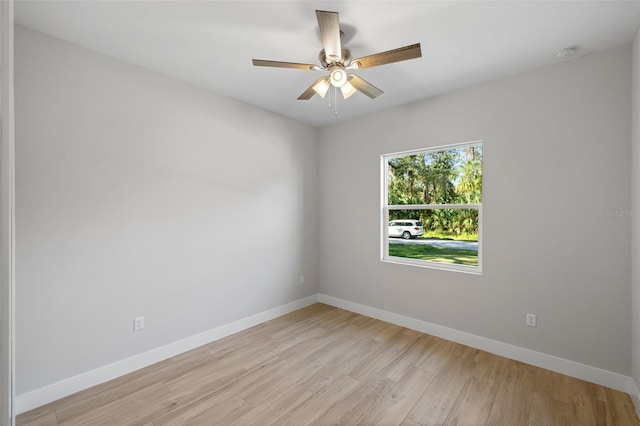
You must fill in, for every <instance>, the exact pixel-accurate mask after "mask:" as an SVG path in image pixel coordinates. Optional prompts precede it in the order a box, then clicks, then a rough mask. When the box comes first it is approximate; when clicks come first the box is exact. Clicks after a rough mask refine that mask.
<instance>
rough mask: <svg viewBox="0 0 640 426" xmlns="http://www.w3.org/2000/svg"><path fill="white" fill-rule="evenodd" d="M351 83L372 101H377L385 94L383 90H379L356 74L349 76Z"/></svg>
mask: <svg viewBox="0 0 640 426" xmlns="http://www.w3.org/2000/svg"><path fill="white" fill-rule="evenodd" d="M349 83H351V85H352V86H353V87H355V88H356V90H358V91H359V92H362V93H364V94H365V95H367V96H368V97H370V98H371V99H375V98H377V97H378V96H380V95H382V94H383V93H384V92H383V91H382V90H380V89H378V88H377V87H376V86H374V85H373V84H371V83H369V82H368V81H367V80H365V79H363V78H360V77H358V76H357V75H355V74H349Z"/></svg>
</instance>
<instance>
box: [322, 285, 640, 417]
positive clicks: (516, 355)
mask: <svg viewBox="0 0 640 426" xmlns="http://www.w3.org/2000/svg"><path fill="white" fill-rule="evenodd" d="M318 301H319V302H322V303H325V304H327V305H331V306H335V307H336V308H341V309H345V310H347V311H351V312H355V313H357V314H361V315H366V316H368V317H372V318H376V319H379V320H381V321H386V322H389V323H391V324H396V325H399V326H402V327H406V328H410V329H412V330H416V331H420V332H423V333H427V334H431V335H433V336H437V337H441V338H443V339H446V340H451V341H453V342H456V343H461V344H463V345H466V346H471V347H473V348H476V349H481V350H483V351H486V352H490V353H492V354H496V355H500V356H503V357H505V358H509V359H514V360H517V361H521V362H524V363H527V364H531V365H534V366H536V367H541V368H545V369H547V370H551V371H555V372H557V373H561V374H565V375H567V376H571V377H575V378H578V379H581V380H585V381H588V382H591V383H596V384H599V385H602V386H606V387H609V388H612V389H616V390H619V391H622V392H628V393H632V392H630V389H631V386H632V383H633V380H632V379H631V377H629V376H625V375H623V374H619V373H614V372H612V371H607V370H603V369H601V368H597V367H591V366H589V365H586V364H580V363H578V362H575V361H570V360H568V359H564V358H559V357H556V356H553V355H548V354H544V353H542V352H536V351H532V350H531V349H526V348H522V347H520V346H515V345H511V344H509V343H504V342H499V341H497V340H492V339H488V338H486V337H481V336H476V335H474V334H470V333H466V332H464V331H459V330H455V329H452V328H448V327H444V326H441V325H438V324H433V323H430V322H427V321H422V320H419V319H415V318H411V317H407V316H404V315H399V314H395V313H393V312H388V311H384V310H382V309H378V308H372V307H370V306H366V305H361V304H359V303H354V302H350V301H348V300H344V299H339V298H337V297H333V296H328V295H326V294H318ZM634 386H635V385H634ZM637 396H638V393H637V389H636V400H635V402H636V409H637V408H638V407H640V404H638V403H637V402H638V401H637Z"/></svg>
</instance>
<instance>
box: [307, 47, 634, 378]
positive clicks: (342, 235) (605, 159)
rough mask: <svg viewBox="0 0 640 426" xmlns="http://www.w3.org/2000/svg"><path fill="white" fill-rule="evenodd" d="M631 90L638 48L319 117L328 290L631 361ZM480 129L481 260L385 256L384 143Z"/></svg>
mask: <svg viewBox="0 0 640 426" xmlns="http://www.w3.org/2000/svg"><path fill="white" fill-rule="evenodd" d="M630 92H631V51H630V49H629V48H628V47H627V48H620V49H615V50H610V51H606V52H604V53H600V54H596V55H592V56H587V57H583V58H578V59H575V60H571V61H568V62H565V63H561V64H558V65H555V66H553V67H549V68H545V69H540V70H537V71H534V72H529V73H526V74H523V75H519V76H516V77H513V78H508V79H503V80H500V81H496V82H493V83H490V84H485V85H481V86H476V87H473V88H469V89H466V90H462V91H458V92H455V93H450V94H446V95H443V96H440V97H435V98H431V99H427V100H424V101H421V102H418V103H414V104H410V105H406V106H403V107H399V108H395V109H391V110H388V111H385V112H382V113H378V114H373V115H370V116H367V117H364V118H360V119H356V120H353V121H349V122H346V123H343V124H337V125H335V126H332V127H327V128H322V129H321V131H320V146H319V155H320V161H319V164H320V173H319V176H320V189H319V195H320V203H319V208H320V269H319V278H320V292H321V293H325V294H328V295H330V296H334V297H338V298H342V299H346V300H348V301H352V302H356V303H360V304H364V305H368V306H371V307H375V308H379V309H384V310H387V311H391V312H394V313H398V314H402V315H406V316H409V317H413V318H417V319H420V320H424V321H429V322H432V323H436V324H439V325H443V326H446V327H451V328H453V329H457V330H462V331H466V332H469V333H472V334H475V335H479V336H483V337H487V338H491V339H495V340H499V341H502V342H507V343H511V344H514V345H517V346H521V347H525V348H529V349H532V350H535V351H540V352H543V353H546V354H551V355H555V356H559V357H562V358H565V359H570V360H574V361H577V362H581V363H584V364H587V365H591V366H596V367H600V368H603V369H606V370H610V371H614V372H618V373H621V374H625V375H629V374H630V372H631V371H630V366H631V359H630V356H631V344H630V339H629V336H630V333H631V328H630V322H629V318H630V315H631V303H630V301H629V282H630V279H631V278H630V271H631V265H630V256H629V251H630V229H631V227H630V219H629V217H617V216H610V215H608V214H607V212H618V211H621V210H626V209H629V208H630V180H629V176H630V161H629V157H630V153H631V149H630V143H629V141H630V138H631V135H630V129H631V121H630V118H631V114H630V107H629V106H630V103H631V97H630ZM477 139H482V140H484V156H485V158H484V194H483V195H484V204H483V214H484V225H483V231H484V241H483V247H484V253H483V256H484V265H483V269H484V274H483V275H482V276H476V275H469V274H463V273H456V272H449V271H439V270H433V269H426V268H419V267H411V266H403V265H395V264H389V263H382V262H380V260H379V241H380V230H379V221H380V207H379V206H380V158H379V157H380V155H381V154H384V153H389V152H395V151H401V150H408V149H414V148H423V147H429V146H436V145H442V144H448V143H455V142H465V141H471V140H477ZM610 214H611V213H610ZM614 214H615V213H614ZM526 313H535V314H537V315H538V327H537V328H531V327H526V326H525V314H526Z"/></svg>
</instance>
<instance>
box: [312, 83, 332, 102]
mask: <svg viewBox="0 0 640 426" xmlns="http://www.w3.org/2000/svg"><path fill="white" fill-rule="evenodd" d="M313 91H314V92H316V93H317V94H318V95H320V97H321V98H324V97H325V95H326V94H327V92H328V91H329V83H328V82H327V80H325V79H322V80H318V82H317V83H316V84H314V85H313Z"/></svg>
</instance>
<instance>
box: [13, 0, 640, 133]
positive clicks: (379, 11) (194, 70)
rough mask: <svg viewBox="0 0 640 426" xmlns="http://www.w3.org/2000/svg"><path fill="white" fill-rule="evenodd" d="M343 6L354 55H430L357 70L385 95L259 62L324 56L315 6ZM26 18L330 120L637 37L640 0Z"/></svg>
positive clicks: (110, 11)
mask: <svg viewBox="0 0 640 426" xmlns="http://www.w3.org/2000/svg"><path fill="white" fill-rule="evenodd" d="M315 9H322V10H331V11H337V12H339V14H340V23H341V27H342V29H343V31H344V32H345V35H344V38H343V46H347V47H349V48H350V49H351V51H352V52H353V55H354V57H359V56H366V55H369V54H372V53H377V52H381V51H385V50H389V49H394V48H397V47H401V46H405V45H408V44H413V43H421V44H422V58H419V59H413V60H410V61H405V62H398V63H394V64H388V65H384V66H380V67H376V68H370V69H365V70H360V71H357V73H358V75H360V76H361V77H363V78H365V79H366V80H368V81H369V82H371V83H372V84H374V85H376V86H378V87H380V88H381V89H382V90H384V92H385V93H384V94H383V95H382V96H380V97H378V98H376V99H374V100H372V99H369V98H367V97H366V96H365V95H363V94H361V93H357V94H355V95H354V96H352V97H351V98H350V99H348V100H346V101H344V100H342V98H341V97H339V99H338V116H337V117H336V116H335V115H334V114H333V112H332V110H329V108H327V99H322V98H320V97H318V96H314V97H313V98H312V99H311V100H309V101H298V100H296V98H297V97H298V95H300V94H301V93H302V92H303V91H304V90H305V89H306V88H307V87H309V85H310V84H311V83H312V82H313V81H314V80H315V79H316V78H318V77H319V76H321V75H322V73H323V71H306V70H297V69H280V68H265V67H254V66H252V64H251V59H252V58H257V59H272V60H279V61H290V62H304V63H318V61H317V55H318V52H319V51H320V49H321V48H322V47H321V42H320V36H319V31H318V29H317V27H318V25H317V21H316V17H315V13H314V10H315ZM15 19H16V22H17V23H19V24H22V25H25V26H27V27H30V28H32V29H35V30H38V31H42V32H44V33H47V34H51V35H53V36H55V37H59V38H61V39H64V40H67V41H70V42H72V43H76V44H78V45H81V46H84V47H87V48H90V49H94V50H97V51H99V52H102V53H105V54H107V55H111V56H113V57H116V58H118V59H121V60H123V61H127V62H130V63H134V64H137V65H140V66H142V67H145V68H148V69H151V70H155V71H159V72H161V73H164V74H167V75H170V76H173V77H176V78H178V79H181V80H185V81H188V82H191V83H194V84H197V85H199V86H202V87H205V88H208V89H211V90H212V91H214V92H217V93H221V94H224V95H227V96H229V97H232V98H235V99H238V100H241V101H243V102H247V103H250V104H253V105H257V106H260V107H263V108H266V109H268V110H271V111H274V112H276V113H279V114H282V115H285V116H288V117H291V118H294V119H296V120H299V121H302V122H305V123H309V124H312V125H315V126H323V125H327V124H331V123H335V122H337V121H342V120H346V119H349V118H353V117H356V116H359V115H363V114H368V113H371V112H374V111H379V110H383V109H387V108H390V107H394V106H398V105H402V104H406V103H409V102H413V101H417V100H419V99H423V98H426V97H430V96H434V95H437V94H441V93H445V92H449V91H452V90H456V89H459V88H462V87H465V86H470V85H473V84H477V83H480V82H483V81H489V80H492V79H496V78H500V77H504V76H508V75H513V74H516V73H520V72H522V71H526V70H529V69H534V68H539V67H543V66H546V65H550V64H552V63H554V62H557V60H556V59H555V53H556V52H557V51H558V50H560V49H563V48H566V47H570V46H574V47H577V49H578V50H577V53H578V56H581V55H586V54H590V53H594V52H597V51H601V50H604V49H609V48H612V47H617V46H622V45H625V44H629V43H631V42H632V40H633V37H634V35H635V34H636V32H637V30H638V28H639V26H640V1H627V2H623V1H603V2H593V1H551V2H550V1H530V2H529V1H503V2H495V1H491V2H489V1H471V2H460V1H397V0H396V1H393V2H391V1H366V2H365V1H342V2H327V1H265V0H262V1H251V2H249V1H237V0H236V1H122V2H120V1H93V0H87V1H71V2H68V1H55V0H54V1H52V0H49V1H43V2H41V1H30V0H17V2H16V4H15Z"/></svg>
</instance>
